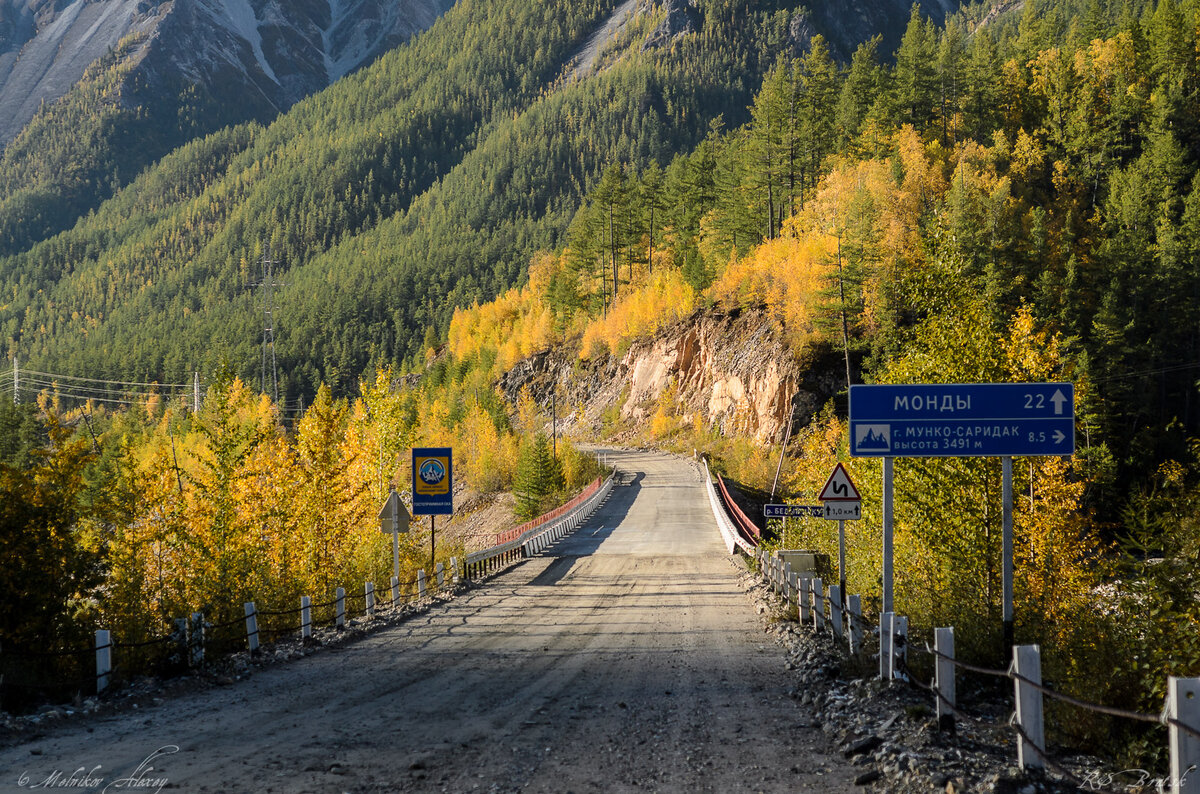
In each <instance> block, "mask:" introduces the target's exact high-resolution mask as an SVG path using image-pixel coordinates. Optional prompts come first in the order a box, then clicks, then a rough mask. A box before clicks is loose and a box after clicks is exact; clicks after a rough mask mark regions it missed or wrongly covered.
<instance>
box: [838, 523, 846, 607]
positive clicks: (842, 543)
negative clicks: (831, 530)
mask: <svg viewBox="0 0 1200 794" xmlns="http://www.w3.org/2000/svg"><path fill="white" fill-rule="evenodd" d="M838 582H839V583H840V584H841V587H842V589H841V591H840V600H841V602H842V604H841V606H842V607H845V605H846V522H845V521H838Z"/></svg>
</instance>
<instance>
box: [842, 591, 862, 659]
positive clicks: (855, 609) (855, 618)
mask: <svg viewBox="0 0 1200 794" xmlns="http://www.w3.org/2000/svg"><path fill="white" fill-rule="evenodd" d="M846 601H847V602H848V604H849V606H848V607H847V609H848V610H849V612H850V631H849V636H850V653H851V655H857V654H858V652H859V651H861V650H862V632H863V622H862V620H863V616H862V596H860V595H859V594H858V593H855V594H854V595H852V596H850V597H849V598H847V599H846Z"/></svg>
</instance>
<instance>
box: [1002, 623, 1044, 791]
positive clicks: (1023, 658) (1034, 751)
mask: <svg viewBox="0 0 1200 794" xmlns="http://www.w3.org/2000/svg"><path fill="white" fill-rule="evenodd" d="M1009 669H1010V670H1011V671H1012V672H1014V673H1016V674H1017V675H1019V676H1022V677H1023V678H1026V679H1028V680H1029V681H1032V682H1033V683H1035V684H1038V685H1041V683H1042V652H1041V648H1039V647H1038V646H1037V645H1017V646H1016V647H1014V648H1013V662H1012V667H1010V668H1009ZM1014 684H1015V687H1016V699H1017V725H1020V726H1021V730H1022V731H1024V732H1025V736H1028V737H1029V740H1028V741H1026V740H1025V739H1024V738H1021V737H1018V739H1017V765H1018V766H1020V767H1021V768H1022V769H1029V768H1039V769H1040V768H1041V767H1042V765H1043V764H1042V756H1041V753H1044V752H1045V751H1046V733H1045V728H1044V726H1043V724H1042V693H1041V692H1039V691H1038V690H1036V689H1034V688H1033V687H1032V686H1030V685H1029V684H1027V683H1025V682H1024V681H1022V680H1021V679H1020V678H1017V679H1014Z"/></svg>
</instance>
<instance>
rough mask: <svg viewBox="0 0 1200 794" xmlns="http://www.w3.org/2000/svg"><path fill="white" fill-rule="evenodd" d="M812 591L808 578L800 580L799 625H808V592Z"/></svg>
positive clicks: (809, 597)
mask: <svg viewBox="0 0 1200 794" xmlns="http://www.w3.org/2000/svg"><path fill="white" fill-rule="evenodd" d="M811 589H812V580H811V579H809V578H808V577H803V578H801V579H800V625H804V624H805V623H808V613H809V602H810V601H811V600H812V597H811V596H810V595H809V592H810V591H811Z"/></svg>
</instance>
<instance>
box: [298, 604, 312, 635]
mask: <svg viewBox="0 0 1200 794" xmlns="http://www.w3.org/2000/svg"><path fill="white" fill-rule="evenodd" d="M300 639H302V640H310V639H312V599H311V598H309V597H308V596H300Z"/></svg>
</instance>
